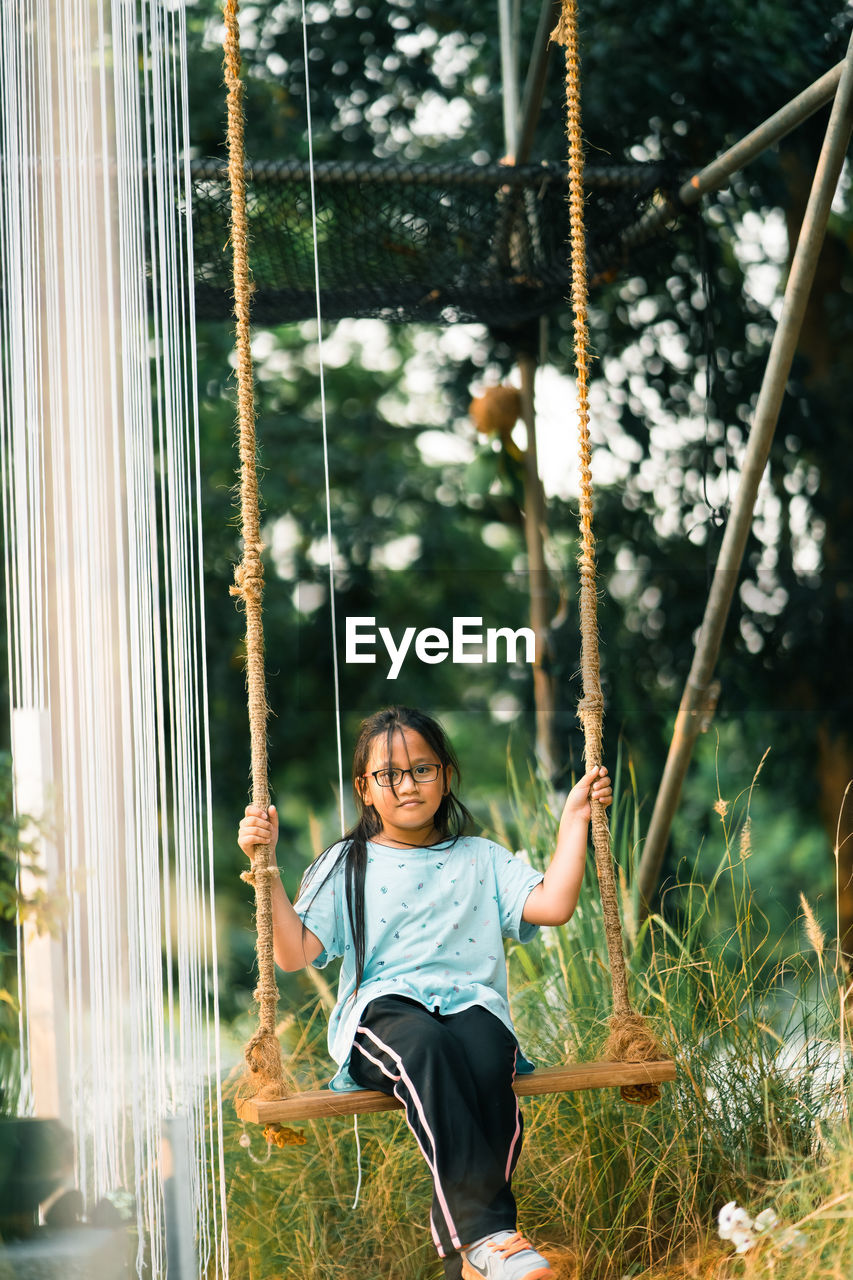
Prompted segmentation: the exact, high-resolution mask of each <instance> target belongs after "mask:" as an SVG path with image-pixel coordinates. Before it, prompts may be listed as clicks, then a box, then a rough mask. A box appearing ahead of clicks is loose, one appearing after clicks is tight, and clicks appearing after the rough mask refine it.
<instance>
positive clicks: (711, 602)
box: [638, 37, 853, 911]
mask: <svg viewBox="0 0 853 1280" xmlns="http://www.w3.org/2000/svg"><path fill="white" fill-rule="evenodd" d="M851 132H853V37H851V40H850V44H849V46H848V50H847V58H846V60H845V63H844V69H843V71H842V73H841V78H840V80H839V84H838V91H837V93H836V95H835V101H834V103H833V107H832V113H831V115H830V118H829V124H828V125H827V129H826V136H825V138H824V142H823V147H822V149H821V153H820V158H819V160H818V164H817V169H816V171H815V176H814V182H813V183H812V189H811V194H810V195H809V202H808V206H807V208H806V214H805V217H804V219H803V225H802V227H801V228H800V235H799V238H798V240H797V248H796V252H795V254H794V260H793V263H792V264H791V271H790V275H789V276H788V284H787V287H786V289H785V298H784V302H783V306H782V314H781V316H780V318H779V323H778V325H777V327H776V333H775V335H774V337H773V344H772V346H771V348H770V355H769V356H768V359H767V368H766V369H765V372H764V379H763V381H762V384H761V391H760V394H759V397H758V403H757V405H756V408H755V418H754V421H753V424H752V428H751V430H750V433H749V440H748V442H747V449H746V455H745V457H744V462H743V468H742V471H741V479H740V485H739V487H738V491H737V496H736V498H735V501H734V504H733V506H732V512H731V515H730V516H729V520H728V523H727V525H726V531H725V535H724V537H723V543H722V546H721V547H720V554H719V557H718V559H717V566H716V569H715V570H714V578H713V581H712V583H711V590H710V593H709V595H708V602H707V605H706V607H705V616H704V618H703V619H702V627H701V630H700V632H699V637H698V639H697V642H696V649H695V652H694V655H693V663H692V665H691V667H690V673H689V675H688V677H687V683H686V685H685V687H684V693H683V694H682V698H681V705H680V706H679V709H678V716H677V718H676V722H675V729H674V731H673V736H672V742H671V743H670V747H669V754H668V756H667V760H666V766H665V768H664V772H663V777H662V779H661V784H660V788H659V790H658V794H657V798H656V800H655V807H654V811H653V813H652V819H651V823H650V824H649V832H648V835H647V837H646V842H645V846H644V848H643V855H642V858H641V859H640V866H639V871H638V876H639V891H640V900H641V904H642V908H643V910H644V911H648V909H649V903H650V901H651V897H652V894H653V893H654V891H655V888H656V886H657V882H658V877H659V875H660V868H661V864H662V862H663V856H664V851H665V849H666V844H667V840H668V839H669V830H670V827H671V825H672V818H673V815H674V813H675V810H676V807H677V805H678V800H679V796H680V794H681V786H682V783H683V781H684V778H685V775H686V773H687V766H688V764H689V762H690V757H691V755H692V753H693V746H694V743H695V741H696V738H697V736H698V733H699V729H700V726H701V722H702V718H703V714H704V710H705V706H706V703H707V700H708V696H709V690H710V688H711V681H712V676H713V671H714V667H715V665H716V661H717V657H718V655H719V652H720V645H721V643H722V638H723V631H724V629H725V625H726V620H727V618H728V615H729V609H730V608H731V602H732V598H733V596H734V592H735V588H736V586H737V583H738V579H739V574H740V568H741V563H742V561H743V555H744V551H745V548H746V542H747V538H748V536H749V531H750V528H751V526H752V515H753V510H754V507H755V500H756V497H757V494H758V486H759V484H760V482H761V477H762V475H763V474H764V468H765V466H766V465H767V458H768V455H769V453H770V445H771V443H772V441H773V435H774V432H775V430H776V423H777V421H778V419H779V411H780V409H781V407H782V400H783V397H784V395H785V387H786V384H787V381H788V376H789V374H790V371H791V364H792V362H793V359H794V352H795V351H796V347H797V340H798V338H799V334H800V329H801V327H802V323H803V316H804V314H805V310H806V304H807V302H808V298H809V293H810V291H811V286H812V281H813V279H814V274H815V268H816V267H817V260H818V256H819V254H820V249H821V245H822V244H823V239H824V235H825V233H826V224H827V221H828V219H829V211H830V207H831V205H832V199H833V196H834V195H835V189H836V187H837V186H838V179H839V177H840V175H841V168H842V165H843V163H844V157H845V155H846V152H847V147H848V145H849V143H850V135H851Z"/></svg>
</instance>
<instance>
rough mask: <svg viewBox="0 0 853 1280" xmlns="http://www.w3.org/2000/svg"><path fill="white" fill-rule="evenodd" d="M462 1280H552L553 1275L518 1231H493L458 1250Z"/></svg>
mask: <svg viewBox="0 0 853 1280" xmlns="http://www.w3.org/2000/svg"><path fill="white" fill-rule="evenodd" d="M462 1280H554V1272H553V1271H552V1270H551V1267H550V1265H549V1263H548V1260H547V1258H543V1257H542V1254H541V1253H537V1252H536V1250H535V1249H534V1248H533V1246H532V1245H531V1244H530V1242H529V1241H528V1240H525V1238H524V1236H523V1235H521V1233H520V1232H518V1231H496V1232H495V1234H494V1235H493V1236H483V1238H482V1240H475V1241H474V1243H473V1244H469V1245H467V1246H466V1247H465V1248H464V1249H463V1250H462Z"/></svg>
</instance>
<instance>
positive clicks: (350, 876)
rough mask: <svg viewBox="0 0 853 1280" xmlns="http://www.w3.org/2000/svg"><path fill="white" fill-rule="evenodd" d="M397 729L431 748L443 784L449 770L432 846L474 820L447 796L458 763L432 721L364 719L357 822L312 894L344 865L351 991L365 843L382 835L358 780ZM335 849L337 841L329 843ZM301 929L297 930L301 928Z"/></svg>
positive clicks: (413, 715) (384, 716) (409, 710)
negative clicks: (381, 742)
mask: <svg viewBox="0 0 853 1280" xmlns="http://www.w3.org/2000/svg"><path fill="white" fill-rule="evenodd" d="M402 729H413V730H414V731H415V732H416V733H419V734H420V735H421V737H422V738H423V739H424V741H425V742H426V743H427V744H428V746H430V747H431V748H432V750H433V751H434V752H435V754H436V755H437V756H438V759H439V761H440V763H441V767H442V774H443V776H444V778H445V780H446V779H447V775H448V770H450V771H451V785H450V786H448V787H447V789H446V791H445V794H444V795H443V796H442V799H441V804H440V805H439V806H438V808H437V810H436V812H435V816H434V818H433V825H434V826H435V829H436V832H437V833H438V840H437V841H436V843H444V842H445V841H456V840H458V839H459V837H460V836H461V835H464V834H465V832H466V831H467V830H469V829H470V828H472V827H473V826H474V819H473V817H472V816H471V814H470V813H469V812H468V810H467V809H466V808H465V806H464V804H462V802H461V801H460V800H459V798H458V797H457V796H455V795H454V794H453V784H458V780H459V761H458V759H457V758H456V752H455V751H454V750H453V747H452V746H451V744H450V740H449V739H448V737H447V734H446V733H445V731H444V729H443V728H442V726H441V725H440V724H439V722H438V721H437V720H434V719H433V717H432V716H428V715H427V714H426V712H424V711H418V710H417V709H416V708H414V707H401V706H393V707H384V708H383V709H382V710H381V711H377V712H376V713H375V715H372V716H368V717H367V719H366V720H363V721H362V723H361V730H360V732H359V735H358V740H357V742H356V744H355V750H354V751H353V758H352V783H353V792H354V795H355V803H356V809H357V811H358V820H357V821H356V822H355V823H354V825H353V826H352V827H350V829H349V831H347V832H346V834H345V835H344V836H343V837H342V840H341V848H340V851H339V853H338V856H337V857H336V858H335V860H334V862H333V863H332V865H331V866H330V867H329V869H328V871H327V872H326V874H325V875H324V876H323V878H322V880H321V881H320V882H319V883H318V885H317V887H316V889H315V890H314V893H315V894H316V893H317V892H319V890H320V888H321V886H322V885H323V884H325V882H326V880H327V879H328V878H329V876H331V875H333V874H334V872H335V871H336V870H337V868H338V867H339V866H340V864H341V863H342V862H343V863H344V870H345V884H346V900H347V912H348V914H349V919H350V927H351V929H352V935H353V941H354V943H355V991H354V992H353V995H355V993H356V992H357V991H358V989H359V987H360V986H361V981H362V978H363V977H364V950H365V930H364V881H365V876H366V874H367V842H368V840H371V839H372V838H373V837H374V836H376V835H378V834H379V832H380V831H381V830H382V821H381V819H380V817H379V815H378V814H377V812H376V810H375V809H374V807H373V805H371V804H367V803H366V802H365V800H364V796H363V794H362V787H361V781H362V779H363V777H364V775H365V773H366V772H367V766H368V764H369V762H370V752H371V748H372V746H373V744H374V742H375V741H376V739H377V738H380V737H384V738H385V744H386V748H387V756H386V759H389V760H390V759H391V753H392V750H393V744H394V735H395V733H398V732H399V731H400V730H402ZM335 844H337V841H335ZM334 847H335V845H334V844H332V845H329V848H328V849H325V850H324V851H323V853H322V854H321V855H320V857H319V858H317V859H316V860H315V861H314V862H312V864H311V866H310V867H309V868H308V870H307V871H306V873H305V876H304V878H303V881H302V887H301V889H300V891H299V892H300V896H302V894H304V893H305V892H306V890H308V889H309V887H311V884H312V880H313V876H314V872H315V871H316V869H317V867H318V866H319V865H320V863H321V862H322V860H323V859H324V858H325V855H326V854H327V853H328V852H329V850H330V849H333V848H334ZM304 928H305V926H304V925H303V929H304Z"/></svg>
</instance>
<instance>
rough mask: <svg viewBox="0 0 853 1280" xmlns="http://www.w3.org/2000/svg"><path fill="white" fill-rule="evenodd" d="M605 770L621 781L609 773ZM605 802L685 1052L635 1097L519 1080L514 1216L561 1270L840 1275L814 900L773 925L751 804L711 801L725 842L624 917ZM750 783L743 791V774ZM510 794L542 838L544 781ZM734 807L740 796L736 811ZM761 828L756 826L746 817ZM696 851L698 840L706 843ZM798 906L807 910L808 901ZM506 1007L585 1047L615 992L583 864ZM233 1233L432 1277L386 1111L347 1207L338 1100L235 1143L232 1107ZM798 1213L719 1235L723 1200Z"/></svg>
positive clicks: (419, 1192)
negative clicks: (297, 1121) (577, 899)
mask: <svg viewBox="0 0 853 1280" xmlns="http://www.w3.org/2000/svg"><path fill="white" fill-rule="evenodd" d="M619 773H620V770H617V784H621V778H620V777H619V776H618V775H619ZM619 794H621V796H622V799H621V800H620V803H619V805H618V806H617V808H616V812H615V813H614V818H613V830H614V851H615V853H616V856H617V859H618V861H619V863H620V868H621V879H622V885H623V898H624V905H625V909H626V932H627V934H628V942H629V952H630V954H629V963H630V970H631V981H632V989H633V992H634V995H635V1002H636V1005H637V1007H638V1008H639V1010H640V1011H641V1012H643V1013H645V1014H647V1015H648V1016H649V1017H651V1018H652V1019H653V1020H654V1022H655V1024H656V1027H657V1029H658V1031H659V1033H660V1035H661V1036H662V1038H663V1040H664V1042H665V1044H666V1045H667V1047H668V1049H669V1051H670V1052H671V1053H672V1054H673V1055H674V1056H675V1058H676V1059H677V1061H678V1070H679V1074H678V1081H677V1083H676V1084H674V1085H665V1086H664V1087H663V1088H664V1096H663V1100H662V1102H661V1103H660V1104H658V1105H657V1106H655V1107H652V1108H649V1109H642V1108H637V1107H633V1106H631V1105H629V1104H626V1103H623V1102H622V1101H621V1100H620V1098H619V1096H618V1093H617V1092H616V1091H613V1090H606V1091H598V1092H585V1093H581V1094H574V1095H564V1096H562V1097H556V1098H538V1099H530V1100H528V1101H527V1102H525V1104H524V1110H525V1123H526V1143H525V1148H524V1152H523V1155H522V1158H521V1162H520V1164H519V1167H518V1170H517V1173H516V1175H515V1180H514V1185H515V1187H516V1191H517V1196H518V1201H519V1209H520V1221H521V1225H522V1227H523V1229H524V1230H525V1231H526V1232H527V1233H528V1234H529V1235H530V1236H531V1238H532V1239H533V1240H535V1241H536V1242H537V1243H538V1244H539V1245H540V1246H541V1247H543V1249H544V1251H545V1252H546V1253H548V1254H549V1256H550V1257H551V1258H552V1260H553V1264H554V1266H555V1269H556V1274H557V1276H558V1277H559V1278H560V1280H576V1278H577V1280H580V1277H583V1280H621V1278H622V1277H627V1276H630V1277H643V1278H644V1280H652V1277H655V1278H656V1280H681V1278H682V1277H683V1278H684V1280H699V1278H700V1277H701V1278H702V1280H705V1278H709V1280H710V1277H714V1280H728V1278H729V1277H744V1280H755V1278H757V1277H759V1276H762V1277H763V1276H773V1277H776V1278H778V1280H787V1278H788V1277H792V1278H793V1277H795V1276H796V1277H797V1280H802V1277H803V1275H804V1274H805V1275H808V1277H809V1280H842V1278H843V1280H850V1276H851V1275H853V1190H851V1188H853V1138H851V1130H850V1120H849V1115H850V1112H849V1069H850V1065H851V1057H850V1046H849V1042H848V1041H847V1040H845V1039H844V1038H843V1036H842V1032H841V1029H840V1028H839V1025H838V1010H839V989H840V984H841V982H842V981H843V977H844V975H843V974H842V972H841V971H840V969H839V967H838V964H837V961H836V960H835V959H834V958H833V957H832V955H830V954H829V953H828V951H827V946H826V943H825V940H824V939H823V935H822V931H821V930H820V927H819V925H818V923H817V921H816V919H815V917H814V913H813V911H812V909H811V907H810V906H809V904H808V903H806V904H805V906H804V908H803V911H804V921H805V927H804V935H805V936H804V938H803V941H804V944H805V946H804V948H802V949H800V948H798V947H797V946H796V945H794V935H793V933H792V935H791V937H790V938H788V939H787V940H784V939H783V940H780V939H779V938H774V937H771V936H769V932H768V930H767V928H766V927H765V926H764V925H763V918H762V916H761V913H760V908H759V899H760V894H759V893H757V892H754V891H753V889H752V886H751V885H750V881H749V875H748V858H749V852H750V849H749V839H748V838H745V837H744V834H743V833H744V831H745V830H746V831H749V828H747V827H745V825H744V823H745V821H746V819H747V818H748V803H747V804H740V805H738V804H737V803H734V804H731V805H726V806H722V805H720V806H719V807H718V813H719V815H720V826H719V831H720V847H719V859H718V863H717V866H716V868H715V871H714V873H713V875H712V876H711V877H710V879H707V878H706V880H707V882H706V883H701V882H700V881H699V879H698V876H693V877H691V878H688V880H687V881H686V882H685V883H684V884H682V885H680V886H678V888H677V890H676V891H674V892H673V893H672V895H671V906H670V907H669V908H665V910H664V912H663V914H662V915H658V916H655V917H653V918H652V919H651V920H647V921H645V922H644V923H643V924H642V925H639V926H638V924H637V920H638V918H639V916H638V912H637V910H636V906H637V904H636V896H635V892H634V889H633V877H632V857H633V851H634V849H635V847H636V839H637V835H638V830H637V821H636V810H635V807H634V805H633V800H632V789H631V786H630V778H629V785H628V786H627V788H625V787H621V785H620V786H619ZM747 799H748V793H747ZM532 811H533V812H535V814H536V818H535V821H534V820H533V819H531V818H530V816H529V812H528V813H525V812H522V813H521V814H520V815H517V819H518V821H520V823H521V828H522V830H523V837H522V843H524V845H525V847H526V850H527V852H528V856H529V857H530V858H531V859H532V860H533V861H536V860H537V859H539V860H541V859H543V858H544V857H546V856H547V851H548V850H549V848H550V841H551V840H552V838H553V821H554V820H553V815H552V814H551V813H550V811H549V810H548V806H547V804H545V803H544V801H543V799H542V797H539V801H538V803H537V805H536V806H535V807H533V810H532ZM738 814H740V817H738ZM759 835H760V833H759V832H757V831H756V830H755V829H754V828H753V829H752V830H751V831H749V837H750V838H751V839H752V840H753V841H754V840H756V839H758V838H759ZM706 856H707V855H706ZM806 907H808V910H806ZM509 963H510V973H511V977H512V980H513V982H512V985H513V990H514V1012H515V1017H516V1023H517V1027H518V1029H519V1034H520V1037H521V1040H522V1043H523V1044H524V1046H525V1048H526V1049H528V1051H529V1052H531V1053H532V1055H533V1057H534V1058H535V1059H536V1060H537V1061H539V1062H542V1063H546V1062H556V1061H563V1060H565V1059H566V1058H567V1057H568V1058H569V1059H579V1058H582V1057H595V1056H596V1049H597V1046H598V1045H600V1043H601V1042H602V1040H603V1038H604V1031H605V1025H604V1024H605V1020H606V1016H607V1013H608V1009H609V981H608V978H609V975H608V972H607V966H606V949H605V944H604V934H603V929H602V925H601V913H600V908H599V907H598V904H597V895H596V891H595V889H594V887H593V886H592V884H589V885H587V886H586V892H585V895H584V898H583V901H582V905H581V907H580V909H579V910H578V912H577V913H576V915H575V917H574V918H573V920H572V921H571V922H570V924H569V926H568V927H567V928H566V929H564V930H543V931H542V934H541V936H540V939H539V940H538V942H537V943H536V944H534V945H533V946H532V947H529V948H526V949H525V948H520V947H514V948H512V949H511V951H510V954H509ZM323 1021H324V1020H323V1019H322V1018H321V1017H318V1016H316V1014H314V1015H313V1016H307V1015H306V1016H304V1017H297V1018H296V1019H295V1020H293V1021H292V1022H291V1023H289V1025H288V1028H287V1031H286V1039H287V1040H288V1041H290V1047H291V1048H293V1047H295V1045H296V1041H297V1040H298V1041H300V1042H301V1044H300V1045H299V1053H298V1056H297V1058H296V1059H291V1061H290V1069H291V1071H292V1073H293V1078H294V1085H295V1086H296V1087H305V1086H306V1085H307V1084H313V1083H316V1082H317V1081H318V1080H323V1079H328V1076H329V1074H330V1071H329V1064H328V1062H327V1060H326V1058H325V1045H324V1035H323ZM227 1126H228V1128H227V1138H226V1140H227V1152H228V1155H227V1158H228V1167H229V1179H230V1185H229V1193H228V1204H229V1234H230V1239H231V1243H232V1254H233V1271H232V1274H233V1275H234V1276H235V1277H236V1280H272V1278H273V1277H276V1278H278V1277H281V1278H282V1280H285V1278H286V1280H291V1278H293V1280H295V1278H296V1277H299V1280H315V1278H316V1280H321V1278H322V1280H344V1278H346V1280H353V1278H354V1277H358V1280H380V1277H381V1278H382V1280H385V1278H386V1277H392V1280H438V1277H440V1276H441V1275H442V1274H443V1271H442V1267H441V1264H440V1263H439V1262H438V1260H437V1259H436V1257H435V1254H434V1252H433V1249H432V1246H431V1244H430V1241H429V1235H428V1231H427V1230H426V1228H425V1223H426V1218H427V1215H428V1209H429V1202H430V1187H429V1180H428V1177H427V1175H426V1172H425V1169H424V1168H423V1166H422V1161H421V1157H420V1155H419V1153H418V1151H417V1149H416V1147H415V1144H414V1141H413V1140H412V1139H411V1137H410V1135H409V1134H408V1131H407V1130H406V1128H405V1124H404V1122H403V1120H402V1118H401V1117H400V1116H399V1115H393V1114H392V1115H387V1114H386V1115H381V1116H375V1117H363V1118H362V1119H361V1120H360V1122H359V1128H360V1134H361V1142H362V1161H363V1166H364V1171H365V1176H364V1185H363V1187H362V1191H361V1201H360V1204H359V1206H358V1208H357V1209H356V1210H355V1211H353V1210H352V1209H351V1204H352V1200H353V1196H354V1192H355V1187H356V1180H357V1172H356V1144H355V1141H354V1136H353V1130H352V1125H351V1123H349V1122H345V1121H326V1122H316V1123H311V1124H308V1125H306V1126H305V1131H306V1136H307V1138H308V1142H307V1145H306V1146H304V1147H293V1148H287V1149H285V1150H284V1151H278V1150H274V1151H273V1152H272V1154H271V1158H270V1159H269V1161H268V1162H267V1163H265V1164H257V1163H255V1160H256V1159H257V1158H258V1157H259V1156H260V1157H263V1156H264V1155H265V1154H266V1153H265V1149H264V1144H263V1142H262V1140H261V1138H260V1135H259V1134H256V1135H254V1137H253V1150H252V1152H249V1151H247V1150H246V1149H245V1148H242V1147H240V1145H239V1143H238V1138H239V1134H240V1126H239V1123H238V1122H237V1121H236V1120H233V1119H231V1118H230V1116H229V1119H228V1121H227ZM732 1200H734V1201H737V1202H738V1203H739V1204H741V1205H743V1206H744V1207H745V1208H747V1210H748V1211H749V1212H750V1214H752V1215H755V1214H757V1213H758V1212H759V1210H762V1209H764V1208H767V1207H772V1208H774V1209H775V1211H776V1213H777V1214H778V1217H779V1219H780V1222H781V1223H782V1224H783V1226H786V1227H787V1226H795V1225H797V1224H799V1230H800V1232H801V1233H802V1236H803V1238H804V1240H805V1247H806V1250H807V1255H806V1257H804V1255H803V1253H802V1252H801V1250H800V1249H799V1248H797V1247H794V1246H786V1245H785V1244H784V1241H783V1239H782V1236H781V1234H780V1232H777V1233H776V1236H775V1237H774V1238H773V1239H771V1238H770V1237H768V1238H766V1239H764V1240H762V1242H761V1243H760V1244H758V1245H756V1246H755V1248H754V1249H752V1250H750V1251H749V1252H748V1253H745V1254H742V1255H735V1254H734V1252H733V1249H732V1246H731V1245H730V1244H728V1243H725V1242H723V1241H721V1240H719V1239H718V1237H717V1235H716V1217H717V1214H718V1212H719V1209H720V1208H721V1206H722V1205H723V1204H725V1203H726V1202H728V1201H732Z"/></svg>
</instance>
